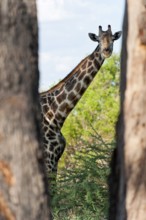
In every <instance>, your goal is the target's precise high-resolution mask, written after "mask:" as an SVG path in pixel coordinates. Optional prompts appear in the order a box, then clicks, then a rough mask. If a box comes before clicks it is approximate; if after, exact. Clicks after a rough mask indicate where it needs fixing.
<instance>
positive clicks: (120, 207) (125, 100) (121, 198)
mask: <svg viewBox="0 0 146 220" xmlns="http://www.w3.org/2000/svg"><path fill="white" fill-rule="evenodd" d="M127 30H128V32H127ZM123 35H124V36H123V43H122V58H121V67H122V70H121V111H120V115H119V119H118V123H117V128H116V134H117V136H116V139H117V147H116V149H115V151H114V154H113V158H112V163H111V165H112V171H111V175H110V181H109V186H110V212H109V219H111V220H115V219H116V220H124V219H128V220H145V219H146V209H145V207H146V187H145V186H146V175H145V173H146V144H145V143H146V1H145V0H140V1H137V0H132V1H131V0H127V5H126V10H125V19H124V25H123ZM127 58H128V59H127Z"/></svg>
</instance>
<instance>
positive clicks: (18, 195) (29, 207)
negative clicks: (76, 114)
mask: <svg viewBox="0 0 146 220" xmlns="http://www.w3.org/2000/svg"><path fill="white" fill-rule="evenodd" d="M38 77H39V74H38V28H37V14H36V3H35V0H31V1H30V0H21V1H20V0H9V1H3V0H0V186H1V187H0V219H3V220H4V219H5V220H14V219H21V220H23V219H29V220H32V219H33V220H36V219H39V220H40V219H42V220H44V219H48V203H47V197H46V192H45V191H46V190H45V182H44V174H43V169H42V168H43V167H42V164H41V162H42V155H41V151H40V149H39V146H40V126H39V119H40V118H39V117H40V114H39V111H40V109H39V107H38V106H39V96H38Z"/></svg>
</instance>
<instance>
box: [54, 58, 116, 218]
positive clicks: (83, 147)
mask: <svg viewBox="0 0 146 220" xmlns="http://www.w3.org/2000/svg"><path fill="white" fill-rule="evenodd" d="M118 110H119V56H117V55H114V56H112V57H111V58H110V59H108V60H107V62H106V63H105V64H104V65H103V67H102V68H101V70H100V71H99V73H98V74H97V76H96V78H95V79H94V81H93V83H92V84H91V85H90V87H89V88H88V90H87V91H86V93H85V94H84V96H83V97H82V99H81V100H80V102H79V103H78V104H77V106H76V108H75V109H74V110H73V111H72V113H71V114H70V116H69V117H68V119H67V120H66V122H65V124H64V127H63V129H62V132H63V134H64V136H65V137H66V140H67V147H66V150H65V153H64V156H63V158H62V159H61V161H60V173H59V177H58V183H57V185H58V186H57V187H58V189H57V194H56V196H55V197H54V200H53V205H54V213H55V219H56V220H59V219H62V220H82V219H86V220H88V219H89V220H94V219H99V220H103V219H106V217H107V210H108V189H107V177H108V174H109V161H110V157H111V152H112V149H113V147H114V133H115V132H114V127H115V122H116V120H117V115H118Z"/></svg>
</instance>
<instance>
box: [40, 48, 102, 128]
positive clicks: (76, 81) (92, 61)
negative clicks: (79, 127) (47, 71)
mask: <svg viewBox="0 0 146 220" xmlns="http://www.w3.org/2000/svg"><path fill="white" fill-rule="evenodd" d="M103 62H104V58H103V57H102V56H101V54H100V50H99V47H97V48H96V49H95V51H94V52H93V53H92V54H90V55H89V56H87V57H86V58H85V59H83V60H82V61H81V62H80V63H79V64H78V65H77V67H76V68H75V69H73V71H72V72H71V73H70V74H69V75H67V77H65V78H64V79H63V80H62V81H61V82H60V83H58V84H57V85H56V86H54V87H53V88H52V89H50V90H49V91H47V92H44V93H42V94H41V98H42V99H43V98H44V99H45V102H46V100H47V105H45V104H43V101H42V108H43V114H44V113H45V115H46V118H48V120H49V122H50V124H52V126H53V127H57V128H59V129H60V128H61V127H62V125H63V123H64V121H65V119H66V118H67V116H68V114H69V113H70V112H71V110H72V109H73V108H74V107H75V105H76V104H77V102H78V101H79V99H80V98H81V96H82V95H83V93H84V92H85V91H86V89H87V88H88V86H89V85H90V83H91V82H92V80H93V78H94V77H95V75H96V74H97V72H98V70H99V69H100V67H101V66H102V64H103ZM45 102H44V103H45Z"/></svg>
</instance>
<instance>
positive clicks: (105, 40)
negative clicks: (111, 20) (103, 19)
mask: <svg viewBox="0 0 146 220" xmlns="http://www.w3.org/2000/svg"><path fill="white" fill-rule="evenodd" d="M121 34H122V31H118V32H116V33H115V34H112V30H111V26H110V25H108V29H107V31H103V30H102V27H101V26H99V35H98V36H97V35H96V34H92V33H89V37H90V39H91V40H93V41H97V42H98V43H99V50H100V52H101V56H102V57H103V58H108V57H109V56H110V55H111V54H112V51H113V43H114V41H115V40H118V39H119V38H120V36H121Z"/></svg>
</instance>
